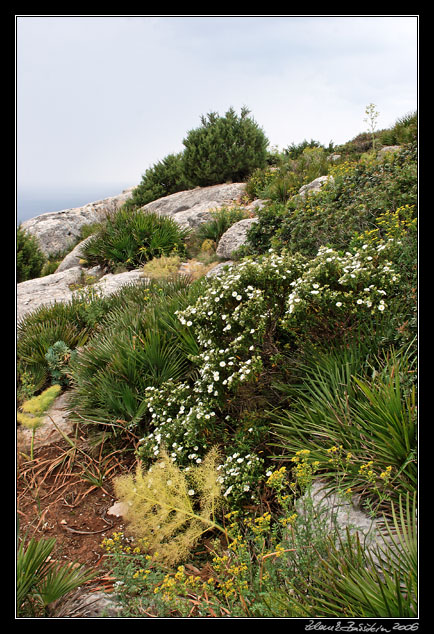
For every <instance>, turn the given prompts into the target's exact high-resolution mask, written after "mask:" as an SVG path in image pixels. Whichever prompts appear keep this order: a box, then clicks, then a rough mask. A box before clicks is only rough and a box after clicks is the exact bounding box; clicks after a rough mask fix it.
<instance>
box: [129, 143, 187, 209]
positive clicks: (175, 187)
mask: <svg viewBox="0 0 434 634" xmlns="http://www.w3.org/2000/svg"><path fill="white" fill-rule="evenodd" d="M185 189H188V182H187V180H186V178H185V176H184V163H183V154H182V152H180V153H178V154H169V155H167V156H166V157H165V158H163V159H162V160H161V161H158V162H157V163H155V164H154V165H153V166H152V167H150V168H149V169H147V170H146V172H145V173H144V174H143V176H142V180H141V182H140V183H139V185H138V186H137V187H136V188H135V189H134V190H133V193H132V196H131V198H130V199H129V200H128V201H127V202H126V203H125V204H124V208H125V209H137V208H139V207H143V206H144V205H147V204H148V203H150V202H152V201H153V200H157V199H158V198H162V197H163V196H169V195H170V194H175V193H176V192H179V191H183V190H185Z"/></svg>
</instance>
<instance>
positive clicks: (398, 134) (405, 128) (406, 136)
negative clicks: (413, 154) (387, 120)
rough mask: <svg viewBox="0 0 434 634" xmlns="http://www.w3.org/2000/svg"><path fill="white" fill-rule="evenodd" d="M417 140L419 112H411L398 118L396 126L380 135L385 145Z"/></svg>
mask: <svg viewBox="0 0 434 634" xmlns="http://www.w3.org/2000/svg"><path fill="white" fill-rule="evenodd" d="M415 141H417V112H409V113H408V114H406V115H404V116H403V117H399V119H397V120H396V122H395V124H394V126H393V127H392V128H390V129H388V130H384V131H383V132H382V133H381V136H380V142H381V143H382V144H383V145H402V144H405V143H414V142H415Z"/></svg>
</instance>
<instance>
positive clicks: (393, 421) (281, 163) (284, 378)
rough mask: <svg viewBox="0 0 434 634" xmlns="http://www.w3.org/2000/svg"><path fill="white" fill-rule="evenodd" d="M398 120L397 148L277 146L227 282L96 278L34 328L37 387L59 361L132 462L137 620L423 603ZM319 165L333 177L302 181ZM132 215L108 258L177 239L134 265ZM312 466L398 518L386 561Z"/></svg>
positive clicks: (412, 297)
mask: <svg viewBox="0 0 434 634" xmlns="http://www.w3.org/2000/svg"><path fill="white" fill-rule="evenodd" d="M205 123H206V122H204V125H205ZM211 123H212V121H211V120H209V121H208V122H207V125H208V124H211ZM404 127H405V128H406V130H407V131H406V132H403V131H402V129H401V128H400V127H399V126H398V124H397V126H396V130H395V128H394V129H393V130H394V131H393V130H392V131H391V134H393V135H396V136H393V138H394V139H399V140H402V141H403V142H402V143H400V146H401V147H400V150H399V151H398V152H396V153H392V154H386V155H385V156H381V155H379V154H378V149H379V143H378V144H377V143H376V144H375V147H374V151H372V152H371V153H369V151H368V154H366V150H369V149H370V148H372V140H373V139H372V135H368V137H369V138H367V139H365V141H368V140H369V141H370V143H371V146H367V147H366V148H365V147H364V148H363V149H361V147H358V149H357V152H356V151H354V152H353V154H352V155H351V156H352V158H351V160H348V157H347V156H346V155H344V153H343V156H342V157H341V159H340V160H338V161H337V162H334V161H330V160H328V158H329V156H330V154H331V153H332V151H337V148H333V147H332V145H330V146H329V148H324V147H321V146H320V144H317V143H316V142H313V141H312V142H311V143H307V142H305V143H304V144H300V147H289V148H288V150H287V151H286V152H283V153H274V154H273V158H272V161H271V162H270V165H272V167H270V165H268V166H265V165H264V166H261V167H260V168H257V169H256V170H253V171H252V173H251V176H250V179H249V181H248V183H247V190H248V194H249V196H250V197H252V198H253V197H262V196H263V197H267V198H268V199H269V200H268V202H267V203H266V204H265V206H264V207H263V208H262V209H261V210H260V211H259V212H258V216H259V222H258V223H257V224H255V225H253V227H252V228H251V230H250V232H249V244H248V245H247V247H246V248H245V250H244V254H242V255H241V256H240V259H239V261H238V262H237V264H236V266H234V267H232V268H231V269H229V270H228V271H226V272H224V273H222V274H221V275H219V276H218V277H213V278H209V279H203V278H202V279H200V280H197V281H191V280H189V279H188V278H186V277H181V278H176V277H172V276H171V275H169V276H166V277H167V279H158V278H157V279H153V280H152V281H151V282H146V281H145V280H144V281H143V283H139V284H136V285H131V286H130V287H126V288H124V289H122V290H121V291H119V292H118V293H116V294H114V295H113V296H111V297H109V298H101V297H99V296H98V295H97V294H92V291H91V290H87V291H86V292H83V293H82V295H81V296H80V297H77V298H76V299H74V300H73V301H72V302H70V303H69V304H64V305H62V306H56V305H55V306H52V307H50V308H44V309H40V310H38V311H35V312H34V313H32V314H30V315H28V316H27V317H26V319H25V320H23V322H22V323H21V324H20V332H19V343H18V361H19V363H20V364H21V366H20V367H21V368H22V370H21V372H22V387H21V389H22V393H23V394H24V393H25V394H26V395H27V396H28V395H29V393H30V392H31V390H32V386H33V390H34V391H35V392H37V391H38V389H39V390H41V389H42V388H43V387H45V386H46V385H47V382H48V380H49V379H50V377H51V376H52V373H53V370H54V371H58V372H60V374H59V375H57V374H56V375H55V376H53V378H55V377H58V376H65V374H66V376H67V378H68V381H69V384H70V392H69V394H70V396H69V402H70V406H71V410H72V416H73V419H74V420H76V421H78V422H80V423H81V424H82V425H83V426H84V428H86V429H88V433H89V435H92V434H94V433H97V432H102V431H103V432H104V433H105V434H110V435H111V438H112V440H113V443H115V444H117V447H118V448H119V450H121V449H122V450H123V451H128V452H129V455H130V454H131V453H133V452H134V456H135V458H136V460H137V470H136V476H135V477H133V476H128V477H127V478H125V479H122V480H115V486H117V494H118V496H119V498H121V500H123V501H124V502H126V503H127V504H128V508H129V509H130V511H129V513H127V515H126V523H127V529H128V527H129V528H130V529H131V532H132V535H133V537H134V540H133V541H128V540H127V539H126V537H127V535H122V534H120V533H115V534H114V535H113V536H112V537H110V538H108V539H106V540H104V541H103V544H102V545H103V547H104V548H105V550H106V552H107V553H108V555H109V556H110V565H111V566H113V568H112V569H113V571H114V572H113V574H114V575H115V576H116V578H117V579H118V581H120V582H122V584H121V585H120V586H119V587H118V592H119V595H120V597H121V599H122V601H123V603H124V611H123V616H143V611H144V610H146V611H147V613H148V615H151V616H193V617H215V616H218V617H223V618H225V617H261V618H264V617H265V618H266V617H351V618H370V617H374V618H381V617H394V618H399V617H402V618H404V617H414V616H415V615H416V614H417V575H416V573H417V565H416V562H417V552H416V547H417V536H416V502H417V500H416V497H415V495H416V490H417V408H416V403H417V374H416V370H417V344H416V341H417V312H416V311H417V305H416V294H417V215H416V204H417V165H416V159H417V146H416V144H415V142H414V141H412V142H408V141H409V136H408V135H410V136H411V134H413V132H411V133H410V132H409V130H413V128H412V127H411V125H410V123H409V125H408V126H407V125H406V126H404ZM407 128H408V129H407ZM407 132H408V134H407ZM382 134H385V132H384V131H382ZM381 138H386V137H384V136H383V137H381ZM390 138H391V137H390ZM378 139H380V137H378ZM359 150H360V151H359ZM319 175H329V176H331V177H333V178H332V179H330V180H329V182H328V183H327V185H325V186H323V188H322V189H321V191H320V192H318V193H316V194H311V195H307V196H306V197H301V196H298V195H296V194H297V192H298V189H299V187H300V186H301V185H303V184H305V183H307V182H309V181H310V180H312V178H316V177H317V176H319ZM132 211H134V210H128V213H127V210H123V211H122V213H121V214H120V215H119V225H118V226H117V228H116V231H117V230H118V229H119V234H120V235H122V236H124V238H125V244H126V243H128V244H129V245H130V246H129V247H128V248H126V247H124V246H123V247H122V248H121V247H120V246H116V248H115V247H112V246H110V240H111V238H110V239H108V236H109V233H106V234H105V237H106V239H105V245H104V248H106V247H107V245H109V248H110V249H111V248H113V249H114V250H116V252H117V253H118V256H117V259H115V258H114V257H113V254H112V253H111V254H110V255H108V250H105V251H104V256H103V257H104V260H103V261H104V263H105V265H107V266H113V263H114V262H115V261H116V262H118V263H122V264H124V265H125V266H126V267H127V268H128V267H129V266H130V265H134V266H136V265H137V264H143V263H144V262H146V260H147V259H148V260H149V261H150V262H151V263H152V260H151V259H150V258H151V257H155V255H156V256H157V260H158V255H161V253H162V252H163V251H162V250H161V253H160V252H159V251H158V250H157V253H156V254H154V255H151V251H150V248H148V247H146V249H148V250H147V251H146V254H145V255H143V252H142V255H143V259H140V258H141V257H142V255H140V253H141V252H140V247H139V249H137V245H138V244H139V243H140V245H143V241H142V242H140V240H137V241H136V242H135V245H134V246H131V242H133V241H134V240H133V238H132V237H131V236H132V234H133V233H134V232H133V231H132V230H131V225H129V224H128V223H129V222H130V220H131V219H132V221H135V220H136V216H135V214H134V213H132ZM232 220H233V218H232V217H230V218H229V215H228V214H227V213H226V212H225V213H223V212H222V214H221V217H220V215H219V216H218V217H216V218H213V221H215V224H211V223H210V225H209V226H204V227H203V229H201V233H200V236H196V241H197V243H198V244H199V243H200V242H201V240H202V239H204V240H208V241H210V242H211V243H213V242H214V241H215V240H216V239H217V237H216V236H217V235H220V232H221V224H219V223H222V222H223V224H225V223H227V222H232ZM114 225H115V221H114V223H113V226H114ZM126 226H128V227H129V230H128V231H126V230H125V231H124V229H125V227H126ZM226 226H227V224H225V227H226ZM107 231H112V233H113V235H114V234H115V233H116V231H115V229H114V228H110V230H107ZM127 234H128V239H127ZM96 235H98V234H96ZM189 241H190V245H189V246H188V242H189ZM191 241H192V238H191V236H189V237H188V239H187V236H183V237H182V238H181V239H180V241H179V242H177V243H176V244H177V246H176V249H174V247H173V246H172V247H171V248H170V250H168V251H167V254H173V252H174V251H175V252H178V253H179V252H182V249H183V248H186V249H188V248H191V244H192V242H191ZM193 242H194V241H193ZM113 244H114V238H113ZM130 247H131V248H130ZM101 253H102V245H101ZM138 254H139V255H138ZM86 257H88V256H87V255H86ZM90 257H91V256H90V254H89V258H90ZM95 257H96V256H95ZM101 257H102V256H101V255H98V258H101ZM95 261H96V260H95ZM98 262H102V260H101V259H99V260H98ZM154 265H155V266H157V264H156V263H154ZM151 268H152V267H151ZM89 288H91V287H89ZM59 342H63V343H64V345H63V346H61V345H60V344H59ZM62 350H63V352H65V354H66V355H67V356H68V355H71V356H68V358H67V371H66V368H65V365H63V364H62V363H61V364H60V366H59V365H58V364H57V365H56V361H59V357H58V356H56V355H58V353H59V354H60V353H61V352H62ZM73 351H75V352H74V354H73V355H72V354H71V353H72V352H73ZM47 355H48V359H47ZM64 360H65V358H64V359H63V361H64ZM50 363H51V365H50ZM50 372H51V374H50ZM318 478H320V479H321V481H322V482H325V483H327V486H328V487H330V488H331V489H332V490H334V491H335V492H336V493H337V494H339V495H341V496H343V498H344V499H345V500H346V501H347V502H349V501H350V500H352V499H353V496H357V498H358V500H359V503H360V505H361V508H362V509H364V510H365V512H366V513H367V514H368V516H371V519H372V525H374V523H375V522H376V521H377V520H379V519H383V520H384V522H385V527H386V534H387V535H388V536H389V537H390V540H388V541H387V542H385V543H384V544H383V545H382V546H381V547H382V549H383V551H384V552H383V554H382V555H381V557H380V554H381V553H380V551H379V550H374V551H372V550H370V551H368V550H367V549H366V548H365V543H364V541H363V536H360V535H354V534H353V533H350V531H348V532H347V533H345V531H344V534H343V533H342V531H341V532H340V531H339V530H338V527H337V524H336V517H335V516H334V515H333V513H332V514H331V515H329V516H327V517H322V516H321V514H320V513H319V512H318V509H317V508H315V504H314V500H313V485H314V483H315V482H316V481H317V480H318ZM141 510H143V515H141ZM383 514H384V515H383ZM147 519H148V520H149V521H147ZM204 536H205V538H206V539H204V538H203V537H204ZM397 544H399V545H400V547H399V548H397V547H396V545H397ZM177 546H179V547H177ZM198 547H200V551H201V552H200V554H197V553H196V550H197V548H198ZM380 560H381V561H380ZM189 564H190V566H189ZM169 565H170V566H172V567H171V568H168V566H169ZM330 567H332V569H333V574H330ZM194 570H197V571H198V572H199V571H200V572H201V574H200V576H199V575H198V574H196V573H194V572H192V571H194Z"/></svg>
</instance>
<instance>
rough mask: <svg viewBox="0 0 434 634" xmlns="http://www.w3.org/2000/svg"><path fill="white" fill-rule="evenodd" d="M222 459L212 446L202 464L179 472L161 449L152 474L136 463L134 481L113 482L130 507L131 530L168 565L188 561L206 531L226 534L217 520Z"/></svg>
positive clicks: (120, 479) (151, 470) (130, 479)
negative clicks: (219, 462)
mask: <svg viewBox="0 0 434 634" xmlns="http://www.w3.org/2000/svg"><path fill="white" fill-rule="evenodd" d="M218 460H219V454H218V451H217V449H216V448H215V447H214V448H212V449H210V450H209V452H208V453H207V455H206V456H205V457H204V459H203V461H202V462H201V463H200V464H199V465H198V466H196V467H193V468H191V469H189V470H188V471H187V470H185V471H181V470H180V469H179V467H178V466H176V465H175V464H174V463H173V462H172V460H171V459H170V456H169V455H168V453H167V452H166V451H165V450H164V449H163V450H162V451H161V452H160V457H159V459H158V460H157V462H155V463H154V464H153V465H152V466H151V467H150V468H149V470H148V471H144V470H143V469H142V467H141V465H140V464H138V465H137V469H136V475H135V477H134V476H133V475H131V474H128V475H124V476H120V477H119V478H117V479H116V480H115V482H114V486H115V492H116V495H117V496H118V498H119V499H120V500H121V501H122V502H123V503H125V504H126V508H127V512H126V515H125V519H126V521H127V523H128V525H129V526H128V527H129V531H130V532H131V534H132V535H133V536H134V537H135V538H139V539H140V540H141V542H142V543H143V542H145V543H146V544H147V545H148V548H149V550H150V551H151V552H154V553H155V552H158V554H159V558H161V560H162V561H164V562H165V563H167V564H168V565H172V564H174V563H176V562H178V561H180V560H182V559H184V558H185V557H187V556H188V555H189V554H190V552H191V548H192V547H193V546H194V544H195V543H196V542H197V541H198V540H199V538H200V537H201V535H203V534H204V533H205V532H206V531H208V530H218V531H220V532H222V533H224V534H226V532H225V529H224V528H223V527H222V526H220V525H219V524H218V523H217V522H216V519H215V516H216V511H217V509H218V508H219V504H220V502H221V485H220V483H219V482H218V471H217V469H216V467H217V463H218Z"/></svg>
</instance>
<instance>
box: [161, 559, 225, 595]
mask: <svg viewBox="0 0 434 634" xmlns="http://www.w3.org/2000/svg"><path fill="white" fill-rule="evenodd" d="M214 584H215V579H213V578H212V577H211V578H210V579H208V580H207V581H203V580H202V578H201V577H199V576H198V575H189V574H187V573H186V572H185V567H184V566H178V569H177V572H176V573H175V574H167V575H166V576H165V577H164V579H163V581H162V583H161V584H160V585H159V586H156V587H155V588H154V594H161V597H162V599H163V600H164V601H173V600H176V598H178V597H179V596H181V595H182V594H183V593H184V594H185V593H191V592H194V593H195V594H199V593H201V592H209V591H210V590H211V589H212V588H213V587H214Z"/></svg>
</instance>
